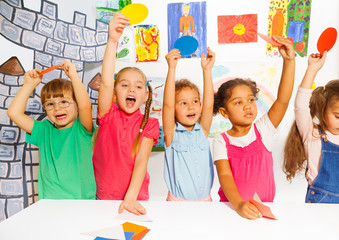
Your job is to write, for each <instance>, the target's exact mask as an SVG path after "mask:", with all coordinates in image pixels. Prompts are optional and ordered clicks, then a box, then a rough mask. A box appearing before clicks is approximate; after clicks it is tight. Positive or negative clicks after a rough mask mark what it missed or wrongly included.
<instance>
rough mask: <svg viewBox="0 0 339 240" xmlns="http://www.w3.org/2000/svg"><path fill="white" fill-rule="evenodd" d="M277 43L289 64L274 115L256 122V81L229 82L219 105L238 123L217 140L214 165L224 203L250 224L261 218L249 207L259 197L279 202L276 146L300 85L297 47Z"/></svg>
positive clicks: (282, 40) (217, 99) (221, 90)
mask: <svg viewBox="0 0 339 240" xmlns="http://www.w3.org/2000/svg"><path fill="white" fill-rule="evenodd" d="M274 40H276V41H278V42H279V43H281V44H282V45H281V46H279V52H280V54H281V56H282V57H283V59H284V63H283V70H282V76H281V81H280V85H279V90H278V95H277V99H276V101H275V102H274V103H273V105H272V106H271V108H270V110H269V111H268V113H266V114H265V115H263V116H262V117H260V118H259V119H258V120H257V121H256V122H255V123H254V120H255V119H256V117H257V106H256V103H255V101H256V94H257V93H258V92H259V89H258V88H257V85H256V83H255V82H253V81H251V80H244V79H233V80H230V81H227V82H225V83H223V84H222V85H221V86H220V88H219V89H218V92H217V94H216V95H215V100H214V114H217V113H218V112H219V113H220V114H221V115H222V116H223V117H225V118H228V119H229V121H230V122H231V123H232V128H231V129H230V130H229V131H227V132H224V133H222V134H219V135H216V136H215V138H214V141H213V160H214V164H215V165H216V168H217V172H218V177H219V182H220V185H221V188H220V189H219V196H220V201H229V202H230V203H231V204H232V206H233V207H234V209H235V210H236V211H237V213H238V214H239V215H240V216H242V217H244V218H248V219H256V218H259V217H260V216H261V214H260V212H259V211H258V209H257V208H256V207H255V206H254V205H252V204H251V203H249V198H250V197H251V198H252V197H253V196H254V193H257V194H258V196H259V197H260V199H261V200H262V201H264V202H272V201H273V199H274V196H275V183H274V176H273V158H272V152H271V146H272V143H273V139H274V136H275V134H276V133H277V129H276V128H277V127H278V125H279V124H280V122H281V120H282V119H283V117H284V115H285V112H286V110H287V107H288V103H289V100H290V98H291V95H292V90H293V84H294V71H295V55H294V49H293V44H292V42H290V41H289V40H287V39H285V38H283V37H278V36H277V37H276V36H275V37H274Z"/></svg>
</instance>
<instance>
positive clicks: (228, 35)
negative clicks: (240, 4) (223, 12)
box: [218, 14, 258, 43]
mask: <svg viewBox="0 0 339 240" xmlns="http://www.w3.org/2000/svg"><path fill="white" fill-rule="evenodd" d="M257 29H258V16H257V14H245V15H229V16H218V43H248V42H257Z"/></svg>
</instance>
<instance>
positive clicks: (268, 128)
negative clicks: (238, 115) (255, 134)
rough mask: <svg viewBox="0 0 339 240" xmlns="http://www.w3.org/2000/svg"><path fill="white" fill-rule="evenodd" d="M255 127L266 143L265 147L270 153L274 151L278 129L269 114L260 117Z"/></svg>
mask: <svg viewBox="0 0 339 240" xmlns="http://www.w3.org/2000/svg"><path fill="white" fill-rule="evenodd" d="M255 125H256V127H257V129H258V131H259V133H260V135H261V138H262V142H263V143H264V145H265V147H266V148H267V150H268V151H272V144H273V142H274V140H275V139H276V138H277V137H278V133H279V131H278V128H275V127H274V125H273V123H272V122H271V120H270V118H269V117H268V114H267V113H265V114H264V115H263V116H262V117H260V118H259V119H258V120H257V121H256V122H255Z"/></svg>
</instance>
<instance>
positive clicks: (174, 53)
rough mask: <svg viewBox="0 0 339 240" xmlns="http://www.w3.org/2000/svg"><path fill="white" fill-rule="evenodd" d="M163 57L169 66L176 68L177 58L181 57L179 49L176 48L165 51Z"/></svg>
mask: <svg viewBox="0 0 339 240" xmlns="http://www.w3.org/2000/svg"><path fill="white" fill-rule="evenodd" d="M165 58H166V61H167V63H168V67H169V68H176V66H177V63H178V59H180V58H181V55H180V51H179V49H176V48H174V49H172V50H171V51H169V53H167V55H166V56H165Z"/></svg>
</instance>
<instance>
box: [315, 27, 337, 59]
mask: <svg viewBox="0 0 339 240" xmlns="http://www.w3.org/2000/svg"><path fill="white" fill-rule="evenodd" d="M336 41H337V30H336V29H335V28H332V27H329V28H326V29H325V30H324V31H323V32H322V34H321V35H320V37H319V39H318V42H317V49H318V51H319V53H323V52H325V51H330V50H331V48H332V47H333V46H334V44H335V42H336Z"/></svg>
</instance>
